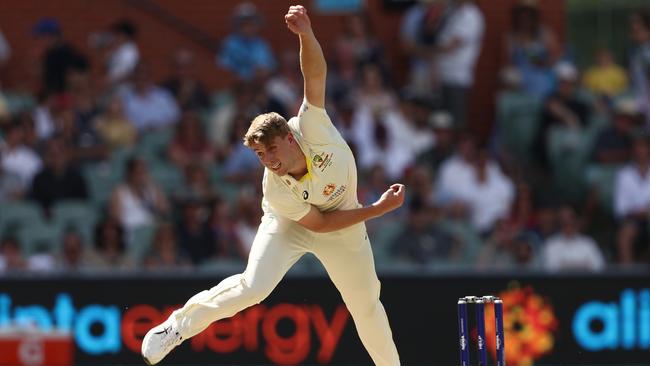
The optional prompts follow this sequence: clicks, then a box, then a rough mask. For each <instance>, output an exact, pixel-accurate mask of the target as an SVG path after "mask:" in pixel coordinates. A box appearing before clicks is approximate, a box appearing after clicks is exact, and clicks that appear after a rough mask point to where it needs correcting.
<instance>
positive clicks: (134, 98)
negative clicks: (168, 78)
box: [122, 62, 180, 133]
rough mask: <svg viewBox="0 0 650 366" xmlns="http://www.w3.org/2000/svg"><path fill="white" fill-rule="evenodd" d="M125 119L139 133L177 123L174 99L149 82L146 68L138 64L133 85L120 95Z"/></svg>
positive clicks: (177, 114) (176, 109)
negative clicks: (131, 123)
mask: <svg viewBox="0 0 650 366" xmlns="http://www.w3.org/2000/svg"><path fill="white" fill-rule="evenodd" d="M122 101H123V103H124V111H125V112H126V116H127V119H128V120H129V121H131V122H133V125H134V126H135V128H136V129H137V130H138V132H139V133H143V132H145V131H146V130H152V129H159V128H165V127H169V126H170V125H172V124H175V123H176V122H178V118H179V116H180V110H179V108H178V105H177V104H176V100H175V99H174V97H173V96H172V95H171V94H170V93H169V92H168V91H167V90H166V89H163V88H160V87H158V86H156V85H155V84H154V83H153V81H152V80H151V75H150V74H149V69H148V66H146V65H145V64H144V63H142V62H141V63H139V64H138V65H137V66H136V67H135V70H134V71H133V85H132V86H130V87H127V88H126V89H125V90H124V92H123V93H122Z"/></svg>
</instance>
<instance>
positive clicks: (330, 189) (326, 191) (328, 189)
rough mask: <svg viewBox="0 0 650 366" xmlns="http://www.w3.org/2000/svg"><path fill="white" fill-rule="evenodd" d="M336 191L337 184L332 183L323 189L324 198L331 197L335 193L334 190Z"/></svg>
mask: <svg viewBox="0 0 650 366" xmlns="http://www.w3.org/2000/svg"><path fill="white" fill-rule="evenodd" d="M335 189H336V184H334V183H330V184H328V185H326V186H325V188H323V196H329V195H330V194H332V193H334V190H335Z"/></svg>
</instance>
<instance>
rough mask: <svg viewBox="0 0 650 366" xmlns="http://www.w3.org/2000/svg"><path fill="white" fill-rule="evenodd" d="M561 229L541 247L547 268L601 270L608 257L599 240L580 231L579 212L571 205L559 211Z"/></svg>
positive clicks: (552, 269)
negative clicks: (601, 248) (605, 255)
mask: <svg viewBox="0 0 650 366" xmlns="http://www.w3.org/2000/svg"><path fill="white" fill-rule="evenodd" d="M559 219H560V232H559V233H558V234H557V235H554V236H552V237H550V238H549V239H548V240H546V242H545V243H544V245H543V248H542V263H543V267H544V269H546V270H548V271H554V272H555V271H565V270H573V271H601V270H603V269H604V268H605V259H604V257H603V254H602V253H601V251H600V248H599V247H598V244H596V242H595V241H594V240H593V239H592V238H590V237H588V236H586V235H583V234H581V233H580V228H579V227H580V225H579V222H578V218H577V217H576V212H575V211H574V210H573V208H572V207H571V206H563V207H561V208H560V211H559Z"/></svg>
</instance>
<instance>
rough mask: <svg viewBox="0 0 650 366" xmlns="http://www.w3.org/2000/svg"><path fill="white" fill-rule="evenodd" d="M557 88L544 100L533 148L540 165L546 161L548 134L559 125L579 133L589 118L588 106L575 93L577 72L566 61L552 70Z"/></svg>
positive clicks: (576, 91)
mask: <svg viewBox="0 0 650 366" xmlns="http://www.w3.org/2000/svg"><path fill="white" fill-rule="evenodd" d="M555 73H556V75H557V78H558V86H557V89H556V90H555V92H553V93H552V94H551V95H550V96H549V97H548V98H547V99H546V101H545V103H544V107H543V109H542V115H541V120H540V127H539V130H538V132H537V135H536V137H535V139H536V141H535V145H534V146H535V149H536V152H537V155H538V156H539V158H540V159H541V162H542V163H543V164H547V162H548V154H547V151H546V144H547V140H548V132H549V130H550V128H551V127H553V126H562V127H565V128H568V129H570V130H574V131H579V130H581V129H582V128H584V127H586V126H587V125H588V124H589V122H590V118H591V109H590V106H589V105H588V104H587V103H586V102H584V101H583V100H582V99H581V98H580V96H579V93H578V89H577V87H578V84H577V82H578V70H577V69H576V68H575V66H573V65H572V64H570V63H568V62H561V63H558V64H557V66H556V67H555Z"/></svg>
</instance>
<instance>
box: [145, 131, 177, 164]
mask: <svg viewBox="0 0 650 366" xmlns="http://www.w3.org/2000/svg"><path fill="white" fill-rule="evenodd" d="M173 137H174V129H173V128H163V129H158V130H154V131H148V132H146V133H145V134H143V135H142V137H141V138H140V141H138V146H137V149H136V153H137V155H138V156H142V157H143V158H144V159H145V160H146V161H147V162H150V163H151V162H153V161H160V160H163V156H164V153H165V150H166V149H167V146H169V143H170V142H171V140H172V138H173Z"/></svg>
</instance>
